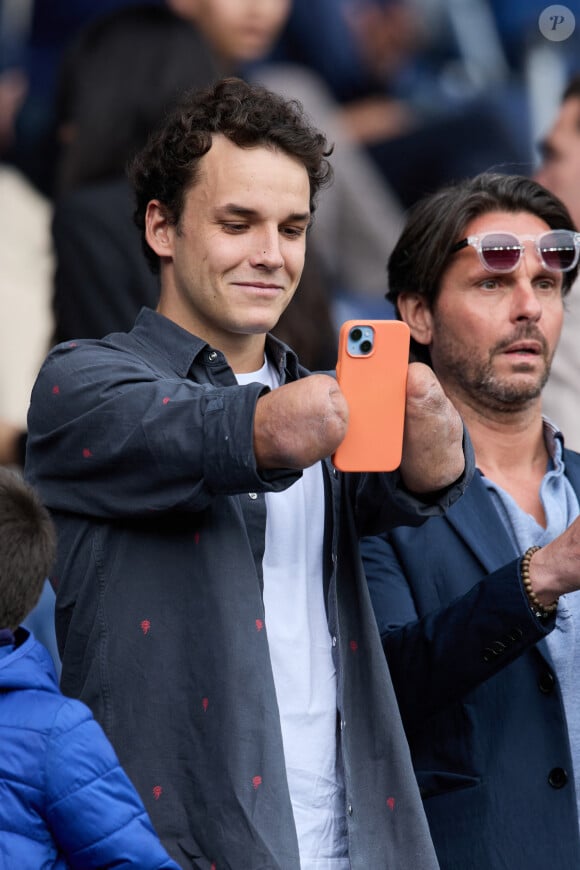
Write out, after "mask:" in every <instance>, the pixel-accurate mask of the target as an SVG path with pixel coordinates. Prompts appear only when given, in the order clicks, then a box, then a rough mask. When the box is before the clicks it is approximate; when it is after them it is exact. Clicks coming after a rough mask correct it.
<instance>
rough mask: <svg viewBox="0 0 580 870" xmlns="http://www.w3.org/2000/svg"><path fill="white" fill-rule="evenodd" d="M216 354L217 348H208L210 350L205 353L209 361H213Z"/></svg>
mask: <svg viewBox="0 0 580 870" xmlns="http://www.w3.org/2000/svg"><path fill="white" fill-rule="evenodd" d="M217 356H218V355H217V350H210V352H209V353H208V355H207V358H208V360H209V361H210V362H215V361H216V359H217Z"/></svg>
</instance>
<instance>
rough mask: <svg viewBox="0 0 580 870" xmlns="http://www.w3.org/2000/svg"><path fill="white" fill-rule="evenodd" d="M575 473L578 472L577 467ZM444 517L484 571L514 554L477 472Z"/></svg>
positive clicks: (494, 569)
mask: <svg viewBox="0 0 580 870" xmlns="http://www.w3.org/2000/svg"><path fill="white" fill-rule="evenodd" d="M578 472H579V475H580V466H579V468H578ZM446 519H447V521H448V522H449V523H450V524H451V525H452V526H453V528H454V529H455V531H456V532H457V534H458V535H459V536H460V537H461V538H463V540H464V541H465V542H466V544H467V545H468V546H469V547H470V548H471V550H472V551H473V553H474V554H475V555H476V556H477V558H478V559H479V560H480V562H481V564H482V565H483V566H484V567H485V569H486V570H487V571H488V572H490V573H491V572H492V571H496V570H497V569H498V568H501V566H502V565H505V564H506V562H511V561H512V560H513V559H515V558H516V556H517V555H518V554H517V553H516V552H515V550H514V545H513V543H512V541H511V538H510V536H509V534H508V533H507V531H506V529H505V527H504V524H503V523H502V521H501V519H500V516H499V514H498V513H497V511H496V509H495V508H494V506H493V502H492V500H491V498H490V495H489V492H488V491H487V488H486V486H485V484H484V483H483V481H482V479H481V474H480V472H479V471H477V470H476V472H475V475H474V477H473V480H472V482H471V484H470V485H469V487H468V489H467V491H466V492H465V493H464V495H463V496H462V497H461V498H460V499H459V500H458V501H457V502H456V503H455V504H454V505H453V506H452V507H451V508H450V509H449V510H448V511H447V514H446Z"/></svg>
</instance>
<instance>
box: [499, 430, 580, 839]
mask: <svg viewBox="0 0 580 870" xmlns="http://www.w3.org/2000/svg"><path fill="white" fill-rule="evenodd" d="M544 438H545V441H546V446H547V448H548V452H549V454H550V461H549V464H548V470H547V472H546V474H545V475H544V478H543V480H542V484H541V486H540V500H541V502H542V506H543V508H544V514H545V517H546V528H543V527H542V526H541V525H539V523H538V522H536V520H535V519H534V517H533V516H531V515H530V514H528V513H526V512H525V511H523V510H522V509H521V508H520V507H519V505H517V504H516V502H515V501H514V499H513V498H512V497H511V496H510V495H509V494H508V493H507V492H505V490H503V489H501V487H499V486H497V485H496V484H495V483H493V481H492V480H490V479H489V478H487V477H485V476H484V477H482V480H483V482H484V483H485V485H486V486H487V488H488V490H489V493H490V495H491V497H492V500H493V502H494V505H495V507H496V509H497V511H498V513H499V515H500V516H501V518H502V520H503V522H504V525H505V528H506V530H507V532H508V534H509V535H510V537H511V539H512V542H513V544H514V552H515V555H518V554H521V553H524V552H525V551H526V550H527V549H528V547H532V546H533V545H534V544H536V545H538V546H540V547H543V546H544V544H548V543H549V542H550V541H553V540H554V538H556V537H558V535H560V534H562V532H563V531H565V529H567V528H568V526H569V525H570V524H571V523H572V522H573V521H574V520H575V519H576V517H577V516H578V514H579V513H580V508H579V506H578V499H577V497H576V493H575V492H574V490H573V489H572V485H571V484H570V481H569V480H568V478H567V477H566V476H565V474H564V461H563V459H562V440H561V437H560V436H559V435H558V430H557V429H556V427H555V426H553V424H552V423H550V422H549V421H548V420H546V419H544ZM544 642H545V643H547V645H548V650H549V652H550V656H551V658H552V662H553V664H554V670H555V672H556V675H557V677H558V682H559V684H560V689H561V692H562V698H563V701H564V710H565V713H566V721H567V724H568V735H569V738H570V751H571V753H572V760H573V764H574V783H575V787H576V803H577V805H578V819H579V824H580V691H578V689H579V684H580V593H579V592H570V593H568V594H567V595H562V596H560V600H559V602H558V611H557V614H556V626H555V628H554V630H553V631H552V632H551V633H550V634H549V635H548V636H547V637H546V640H545V641H544Z"/></svg>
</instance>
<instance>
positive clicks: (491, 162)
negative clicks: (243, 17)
mask: <svg viewBox="0 0 580 870" xmlns="http://www.w3.org/2000/svg"><path fill="white" fill-rule="evenodd" d="M275 56H276V58H277V59H281V58H282V59H287V60H288V59H289V60H292V61H294V62H297V63H302V64H305V65H307V66H309V67H310V68H311V69H314V70H316V71H317V72H318V73H319V74H320V75H322V76H323V78H324V80H325V81H326V82H327V83H328V85H329V87H330V88H331V89H332V92H333V94H334V96H335V97H336V98H337V99H338V100H339V102H340V104H341V107H342V118H343V121H344V123H345V124H346V125H347V126H348V127H349V129H350V130H351V133H352V135H353V136H355V137H356V138H357V140H358V141H359V142H360V143H361V144H364V145H366V147H367V149H368V152H369V153H370V154H371V155H372V157H373V159H374V160H375V161H376V163H377V165H378V167H379V168H380V170H381V172H382V173H383V175H384V177H385V178H386V179H387V180H388V182H389V184H390V185H391V186H392V188H393V190H394V192H395V193H396V194H397V196H398V198H399V199H400V200H401V201H402V203H403V205H404V206H409V205H411V204H412V203H413V202H414V201H415V200H416V199H417V198H419V197H420V196H422V195H423V194H424V193H425V192H427V191H428V190H432V189H435V188H436V187H438V186H439V185H440V184H443V183H445V182H448V181H452V180H456V179H458V178H461V177H467V176H470V175H473V174H476V173H477V172H479V171H482V170H485V169H489V168H490V167H492V166H494V167H499V166H501V167H504V166H505V167H506V171H510V169H511V171H513V166H514V164H521V162H522V160H526V159H528V158H529V152H528V149H527V147H522V143H523V142H526V145H527V138H526V137H524V136H522V133H521V130H520V128H521V126H522V125H521V123H519V121H520V114H521V111H522V108H521V104H522V97H521V95H520V97H519V101H517V102H518V106H517V108H518V120H517V121H516V122H513V123H512V118H511V116H512V115H513V114H514V101H513V98H512V94H511V86H510V82H509V68H508V64H507V61H506V59H505V57H504V55H503V51H502V48H501V44H500V41H499V37H498V34H497V31H496V25H495V22H494V20H493V15H492V10H491V8H490V7H489V4H488V2H487V0H469V2H467V3H466V2H450V3H443V2H441V0H317V2H316V4H312V3H310V2H308V0H294V4H293V9H292V14H291V16H290V19H289V22H288V26H287V28H286V29H285V31H284V33H283V34H282V38H281V41H280V44H279V46H278V47H277V50H276V55H275ZM498 95H501V97H502V99H501V100H498ZM509 109H511V112H510V111H509Z"/></svg>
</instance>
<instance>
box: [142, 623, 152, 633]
mask: <svg viewBox="0 0 580 870" xmlns="http://www.w3.org/2000/svg"><path fill="white" fill-rule="evenodd" d="M150 628H151V622H150V621H149V620H148V619H143V620H142V621H141V631H142V632H143V634H149V629H150Z"/></svg>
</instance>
